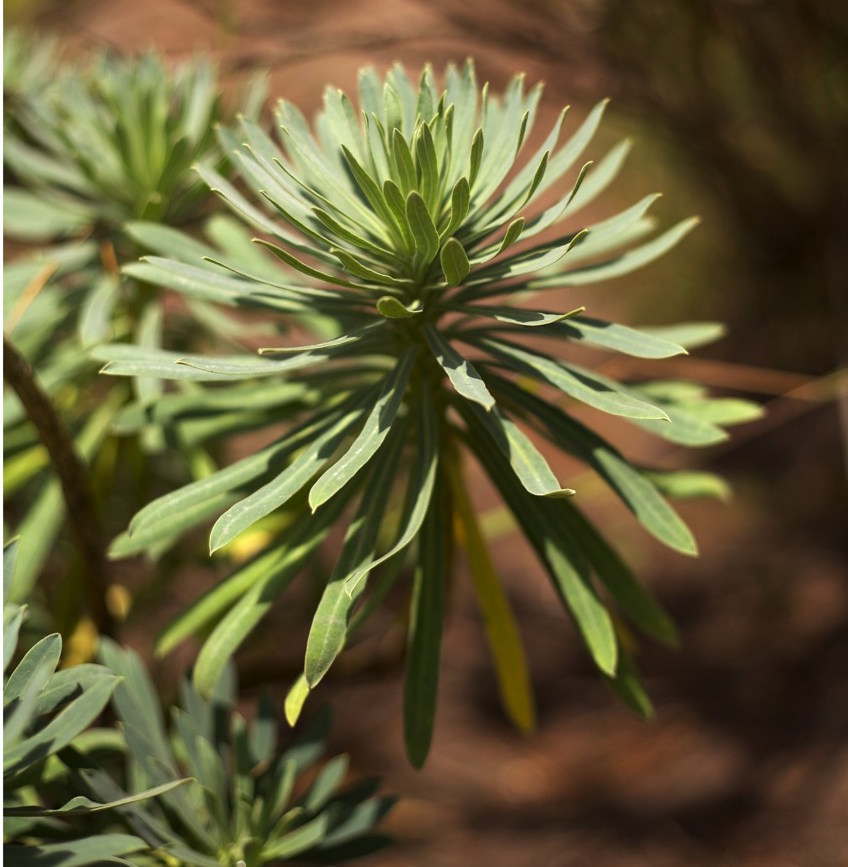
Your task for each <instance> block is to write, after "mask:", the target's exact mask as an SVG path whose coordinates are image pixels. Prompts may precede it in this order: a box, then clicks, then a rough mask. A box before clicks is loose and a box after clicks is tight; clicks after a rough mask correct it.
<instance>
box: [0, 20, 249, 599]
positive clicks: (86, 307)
mask: <svg viewBox="0 0 848 867" xmlns="http://www.w3.org/2000/svg"><path fill="white" fill-rule="evenodd" d="M5 46H6V53H7V55H8V62H9V64H10V66H9V69H7V72H8V73H9V74H8V75H7V76H6V77H7V81H5V82H4V88H5V90H6V92H7V97H8V98H7V100H6V103H5V106H4V131H5V139H4V148H3V160H4V169H5V171H4V235H5V237H6V238H7V239H8V240H11V241H13V242H21V243H22V244H24V245H26V246H25V252H23V253H22V254H21V255H18V256H17V257H16V258H14V259H11V260H10V261H9V262H7V263H6V264H5V265H4V295H3V302H4V305H3V309H4V328H5V337H6V339H7V341H8V342H9V343H10V344H11V346H12V347H13V348H14V349H15V350H16V351H17V352H18V353H19V354H20V355H22V356H24V357H25V358H26V359H27V361H28V362H29V363H30V364H31V365H32V367H33V370H34V374H33V375H34V376H35V377H36V378H37V379H38V381H39V383H40V385H41V387H42V388H43V389H44V391H45V392H46V393H47V394H48V395H49V398H50V399H51V401H52V403H53V405H54V407H55V409H56V410H57V413H58V415H59V416H60V417H61V418H62V420H63V423H64V424H65V425H66V426H67V427H68V428H69V429H70V431H71V433H72V434H73V436H74V438H75V441H76V447H77V449H78V451H79V452H80V453H81V454H82V455H83V456H84V457H85V458H86V459H87V460H88V461H90V462H92V463H93V462H95V461H96V459H97V457H98V456H99V455H100V456H102V455H104V454H105V453H106V452H107V451H108V449H104V448H103V445H104V443H105V442H106V441H107V434H108V431H109V426H110V423H111V421H112V420H113V419H114V418H115V416H116V414H117V412H118V411H119V409H120V408H121V405H122V404H123V403H126V402H127V401H128V400H130V399H131V397H133V396H134V397H135V398H136V399H137V400H141V401H142V402H155V401H156V399H157V398H158V397H159V394H160V390H161V389H160V384H159V383H158V382H156V381H155V380H146V381H142V380H136V381H135V382H134V383H132V390H131V389H130V388H128V387H127V386H126V385H124V384H121V385H120V387H118V388H115V387H114V386H115V385H116V383H114V382H113V383H112V386H113V387H112V389H111V393H109V394H105V392H106V391H107V389H106V388H104V386H105V385H106V383H105V382H104V381H103V380H100V381H99V383H98V378H97V376H96V371H97V365H96V363H95V362H93V361H92V359H91V357H90V356H89V354H88V349H89V348H90V347H91V346H92V345H94V344H96V343H100V342H103V341H111V340H133V341H137V342H139V343H141V344H142V345H152V346H159V345H161V344H162V343H167V342H169V341H170V340H172V339H173V335H174V334H178V335H179V338H178V339H179V340H180V341H181V342H182V343H183V344H184V345H194V346H195V347H196V346H197V345H198V341H199V340H202V339H203V337H204V336H206V335H208V334H210V333H211V334H213V335H214V338H215V341H216V342H219V341H221V340H236V339H238V335H239V334H241V333H242V331H243V329H242V328H239V327H237V325H236V323H233V322H231V321H228V322H226V323H222V322H221V321H220V317H217V318H216V317H215V311H214V310H211V309H210V308H209V306H208V305H203V304H202V302H196V303H193V305H192V308H191V315H190V316H180V315H179V312H178V311H177V312H176V313H175V311H173V309H172V310H171V312H170V315H169V316H166V315H165V303H164V296H165V293H162V292H159V291H158V290H156V289H154V288H153V287H150V286H144V285H142V284H141V283H139V282H138V281H135V280H132V279H129V278H126V277H122V276H121V274H120V266H121V265H123V264H125V263H127V262H130V261H135V260H136V259H137V258H138V256H139V255H140V254H141V253H143V252H145V251H146V249H147V248H146V246H145V244H144V241H143V239H140V238H135V237H132V236H131V235H130V234H129V233H128V232H127V231H126V224H127V222H128V221H130V220H133V219H138V218H142V217H143V218H145V219H148V220H155V221H157V224H159V226H160V227H164V226H165V225H173V226H181V227H195V226H197V225H198V224H199V223H200V221H202V220H205V219H206V218H207V217H208V216H209V214H210V213H211V212H212V211H214V210H215V209H216V206H217V201H216V199H215V198H214V196H212V195H211V194H210V192H209V190H208V188H207V187H206V185H205V184H203V183H202V181H201V180H200V179H199V178H198V176H197V174H196V173H195V172H194V171H193V170H192V168H193V166H194V165H195V164H196V163H209V164H210V165H217V166H218V167H219V168H221V170H222V171H224V170H225V167H224V165H223V164H222V155H221V153H220V151H219V149H218V145H217V142H216V139H215V133H214V127H215V125H216V124H217V123H220V122H225V121H226V122H229V121H231V120H232V119H233V118H234V117H235V115H236V111H235V110H233V109H232V108H229V107H226V106H225V105H224V100H223V98H222V95H221V92H220V84H219V81H218V74H217V70H216V69H215V67H214V66H213V65H212V64H211V63H210V62H209V61H208V60H206V59H203V58H201V57H198V58H195V59H193V60H191V61H188V62H185V63H183V64H181V65H179V66H178V67H176V68H173V69H172V68H170V67H169V66H167V65H166V64H165V63H164V62H163V61H162V60H161V59H160V58H159V57H158V56H156V55H154V54H145V55H140V56H137V57H117V56H114V55H112V54H99V55H97V56H96V57H94V58H93V59H85V60H80V61H75V62H73V63H69V62H60V61H59V59H58V57H57V54H56V52H55V51H54V50H53V49H52V43H50V42H47V41H43V40H37V39H27V38H26V37H24V36H23V34H21V33H20V32H17V31H10V32H9V33H7V34H6V37H5ZM263 98H264V83H263V82H262V80H261V79H260V78H257V79H255V83H254V84H252V85H251V87H250V88H249V90H248V93H247V94H245V95H244V98H243V99H241V100H240V101H239V102H238V106H237V107H238V110H239V111H241V112H243V113H245V114H246V115H247V116H254V115H256V114H258V112H259V109H260V107H261V103H262V100H263ZM221 219H222V218H218V219H217V220H214V221H213V222H212V224H211V225H212V231H213V235H214V236H215V237H220V235H221V233H222V232H223V233H224V234H225V235H227V237H233V236H237V235H238V232H237V229H235V228H233V227H232V226H227V225H224V224H222V223H221ZM237 240H238V239H237ZM8 373H9V371H8V369H7V374H8ZM7 380H10V376H7ZM11 384H12V389H8V390H7V391H6V392H5V393H4V418H3V424H4V455H5V459H6V467H7V472H6V475H5V485H4V493H5V495H6V496H7V497H8V498H12V499H11V502H12V503H13V508H11V509H10V510H9V515H10V516H17V520H15V517H12V521H13V525H14V528H15V530H16V531H17V532H18V533H20V535H21V543H20V547H21V551H20V557H19V560H20V562H19V568H18V571H17V577H16V581H15V584H14V586H13V587H12V588H11V593H12V597H13V598H14V599H15V600H17V601H23V600H24V599H27V598H28V593H29V590H30V589H31V588H32V586H33V585H34V583H35V581H36V580H37V578H38V576H39V573H40V571H41V569H42V567H43V565H44V563H45V560H46V558H47V556H48V554H49V553H50V550H51V549H52V547H53V545H54V542H55V537H56V535H57V533H58V531H59V529H60V527H61V524H62V521H63V518H64V515H63V503H62V498H61V496H60V494H59V489H58V486H57V485H56V483H55V482H53V483H51V481H50V477H49V476H47V477H46V480H45V475H44V474H43V470H44V469H45V467H48V466H49V463H50V461H49V459H48V455H47V453H46V451H45V449H44V447H43V444H42V443H41V442H40V440H39V437H38V436H37V433H36V432H35V431H34V429H33V426H32V425H31V424H30V423H29V422H30V421H32V419H30V418H29V412H28V410H27V409H26V408H25V406H24V405H23V403H22V402H21V401H20V400H19V399H18V394H19V392H20V383H15V382H11ZM13 392H17V393H13ZM144 433H145V438H144V442H145V445H146V446H148V451H153V450H155V449H156V448H157V447H158V448H161V445H162V440H161V437H159V435H158V432H155V431H152V430H151V429H150V427H149V426H148V429H147V430H146V431H145V432H144ZM176 442H177V444H179V445H182V446H183V451H184V453H185V454H186V455H187V456H188V458H189V460H193V461H194V462H195V463H196V464H198V465H199V466H206V465H207V464H208V457H207V456H205V455H203V454H201V453H200V452H199V451H198V450H197V449H195V448H193V446H189V445H187V444H186V443H185V442H184V441H183V440H181V439H180V438H179V437H178V438H177V440H176ZM100 463H101V466H100V467H99V475H100V478H103V477H106V478H107V479H111V477H112V476H113V475H114V472H115V470H114V467H111V468H110V467H109V466H108V465H107V466H103V461H101V462H100ZM146 469H147V471H148V472H149V471H150V464H148V466H147V468H146ZM92 475H96V473H92ZM21 492H24V495H23V496H20V493H21ZM19 506H21V508H20V510H19V508H18V507H19ZM24 508H25V511H24Z"/></svg>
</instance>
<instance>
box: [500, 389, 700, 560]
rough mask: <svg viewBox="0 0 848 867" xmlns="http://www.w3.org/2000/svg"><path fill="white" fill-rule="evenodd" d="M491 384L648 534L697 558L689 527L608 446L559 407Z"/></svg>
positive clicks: (620, 456)
mask: <svg viewBox="0 0 848 867" xmlns="http://www.w3.org/2000/svg"><path fill="white" fill-rule="evenodd" d="M492 382H493V387H495V388H496V389H497V391H498V392H499V393H500V394H503V395H505V396H506V397H507V398H508V399H509V400H510V401H511V403H512V404H513V405H514V406H515V407H516V408H517V410H518V412H521V413H523V414H525V415H527V416H530V417H534V418H535V419H536V420H537V421H538V422H540V423H541V425H542V427H543V430H544V433H545V434H546V436H548V437H549V438H550V439H551V440H552V441H553V442H555V443H556V444H557V446H559V447H560V448H561V449H563V450H564V451H567V452H568V453H570V454H572V455H574V456H575V457H578V458H580V460H582V461H583V462H584V463H586V464H587V465H588V466H590V467H591V468H592V469H594V470H595V471H596V472H597V473H598V474H599V475H600V476H601V477H602V478H603V479H604V480H605V481H606V482H607V484H609V486H610V487H611V488H612V489H613V490H614V491H615V492H616V493H617V494H618V495H619V497H621V499H622V501H623V502H624V503H625V504H626V505H627V507H628V508H629V509H630V511H631V512H633V514H634V515H635V516H636V518H637V519H638V520H639V522H640V523H641V524H642V526H643V527H644V528H645V529H646V530H647V531H648V532H649V533H651V534H652V535H653V536H654V537H655V538H657V539H659V540H660V541H661V542H663V543H664V544H665V545H668V546H669V547H670V548H673V549H674V550H676V551H680V552H681V553H683V554H689V555H695V554H697V545H696V544H695V540H694V538H693V537H692V533H691V532H690V531H689V528H688V527H687V526H686V525H685V524H684V523H683V521H682V520H681V519H680V517H679V516H678V514H677V513H676V512H675V511H674V509H672V508H671V506H669V504H668V503H667V502H666V501H665V500H664V499H663V498H662V497H661V496H660V495H659V493H658V492H657V490H656V489H655V488H654V486H653V485H652V484H651V483H650V482H649V481H648V480H647V479H646V478H645V477H644V475H643V474H642V473H641V472H640V471H639V470H638V469H636V468H635V467H633V466H632V465H631V464H630V463H628V461H626V460H625V459H624V457H623V456H622V455H621V454H620V453H619V451H618V450H617V449H615V448H614V447H613V446H612V445H611V444H610V443H608V442H606V441H605V440H604V439H602V438H601V437H599V436H598V435H597V434H596V433H594V432H593V431H591V430H589V429H588V428H587V427H585V426H584V425H582V424H580V422H578V421H577V420H576V419H573V418H571V417H570V416H569V415H567V414H566V413H565V412H563V411H562V410H561V409H559V408H558V407H556V406H553V405H551V404H550V403H549V402H547V401H545V400H542V399H541V398H539V397H537V396H535V395H533V394H531V393H529V392H527V391H525V390H524V389H522V388H520V387H519V386H517V385H515V383H513V382H511V381H509V380H507V379H503V378H501V377H497V376H493V378H492Z"/></svg>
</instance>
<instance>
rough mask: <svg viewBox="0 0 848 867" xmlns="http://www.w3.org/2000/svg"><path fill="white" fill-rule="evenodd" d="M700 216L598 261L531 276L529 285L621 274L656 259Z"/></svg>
mask: <svg viewBox="0 0 848 867" xmlns="http://www.w3.org/2000/svg"><path fill="white" fill-rule="evenodd" d="M699 222H700V220H699V219H698V218H697V217H692V218H690V219H688V220H683V221H681V222H680V223H678V224H677V225H675V226H672V227H671V228H670V229H669V230H668V231H666V232H664V233H663V234H662V235H659V236H658V237H656V238H653V239H652V240H651V241H649V242H647V243H646V244H643V245H642V246H641V247H635V248H633V249H631V250H628V251H627V252H625V253H622V254H621V255H620V256H617V257H616V258H614V259H610V260H608V261H606V262H601V263H599V264H597V265H587V266H585V267H581V268H575V269H572V270H570V271H563V272H562V273H561V274H559V275H556V276H552V277H542V278H540V279H538V280H531V281H530V282H529V283H528V287H529V288H531V289H535V288H544V287H547V286H583V285H585V284H587V283H599V282H600V281H601V280H611V279H612V278H613V277H621V276H622V275H624V274H629V273H630V272H631V271H635V270H636V269H637V268H642V267H643V266H645V265H648V264H650V263H651V262H653V261H654V260H655V259H659V257H660V256H663V255H664V254H665V253H667V252H668V251H669V250H670V249H671V248H672V247H674V246H675V245H676V244H677V243H678V242H679V241H680V240H681V239H682V238H683V237H685V236H686V235H688V234H689V232H691V231H692V229H694V228H695V226H697V225H698V223H699Z"/></svg>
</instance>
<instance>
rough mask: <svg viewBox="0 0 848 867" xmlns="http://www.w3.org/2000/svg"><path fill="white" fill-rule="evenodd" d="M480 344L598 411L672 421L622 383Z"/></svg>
mask: <svg viewBox="0 0 848 867" xmlns="http://www.w3.org/2000/svg"><path fill="white" fill-rule="evenodd" d="M469 340H471V338H469ZM472 342H473V341H472ZM479 343H480V345H481V346H483V347H484V348H485V349H489V350H490V351H491V352H492V354H493V355H494V356H495V357H496V358H498V359H503V360H504V361H505V362H506V363H507V364H508V365H509V366H510V367H512V368H513V369H514V370H516V371H517V372H520V373H526V374H528V375H529V376H532V377H533V378H534V379H542V380H544V381H546V382H549V383H550V384H551V385H553V386H555V387H556V388H558V389H560V390H561V391H563V392H564V393H565V394H567V395H569V396H570V397H573V398H574V399H575V400H579V401H580V402H581V403H585V404H587V405H588V406H592V407H594V408H595V409H600V410H602V411H603V412H608V413H611V414H612V415H620V416H624V417H625V418H633V419H664V420H666V421H668V414H667V413H666V412H664V411H663V410H662V409H660V408H659V407H657V406H654V405H652V404H650V403H647V402H646V401H643V400H640V399H639V398H637V397H634V396H632V395H631V394H628V393H626V392H625V390H624V389H623V388H619V386H618V383H615V382H614V381H613V380H610V379H609V378H606V377H605V378H603V379H602V378H600V377H598V376H595V375H594V374H591V373H589V372H588V371H584V370H582V369H580V368H577V367H576V366H574V365H566V364H562V363H559V362H557V361H555V360H554V359H552V358H549V357H548V356H545V355H540V354H539V353H536V352H531V351H529V350H526V349H521V348H519V347H518V346H516V345H514V344H512V343H506V342H504V341H495V340H490V339H487V338H483V339H481V340H479Z"/></svg>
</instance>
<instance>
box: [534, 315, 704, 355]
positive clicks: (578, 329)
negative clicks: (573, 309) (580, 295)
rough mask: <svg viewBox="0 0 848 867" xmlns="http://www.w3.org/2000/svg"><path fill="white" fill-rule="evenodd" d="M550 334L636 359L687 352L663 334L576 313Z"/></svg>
mask: <svg viewBox="0 0 848 867" xmlns="http://www.w3.org/2000/svg"><path fill="white" fill-rule="evenodd" d="M548 334H551V335H552V336H555V337H563V338H566V339H568V340H579V341H582V342H584V343H588V344H590V345H592V346H600V347H602V348H604V349H613V350H615V351H616V352H623V353H624V354H626V355H632V356H634V357H636V358H671V357H672V356H674V355H686V354H687V353H686V350H685V349H684V348H683V347H682V346H680V345H679V344H677V343H673V342H672V341H671V340H667V339H665V338H664V337H660V336H659V335H655V334H650V333H647V332H645V331H642V330H637V329H635V328H628V327H627V326H626V325H619V324H617V323H615V322H604V321H603V320H601V319H590V318H589V317H588V316H575V317H573V318H571V319H569V321H568V322H563V323H561V324H560V325H557V326H556V327H555V328H551V329H549V330H548Z"/></svg>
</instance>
